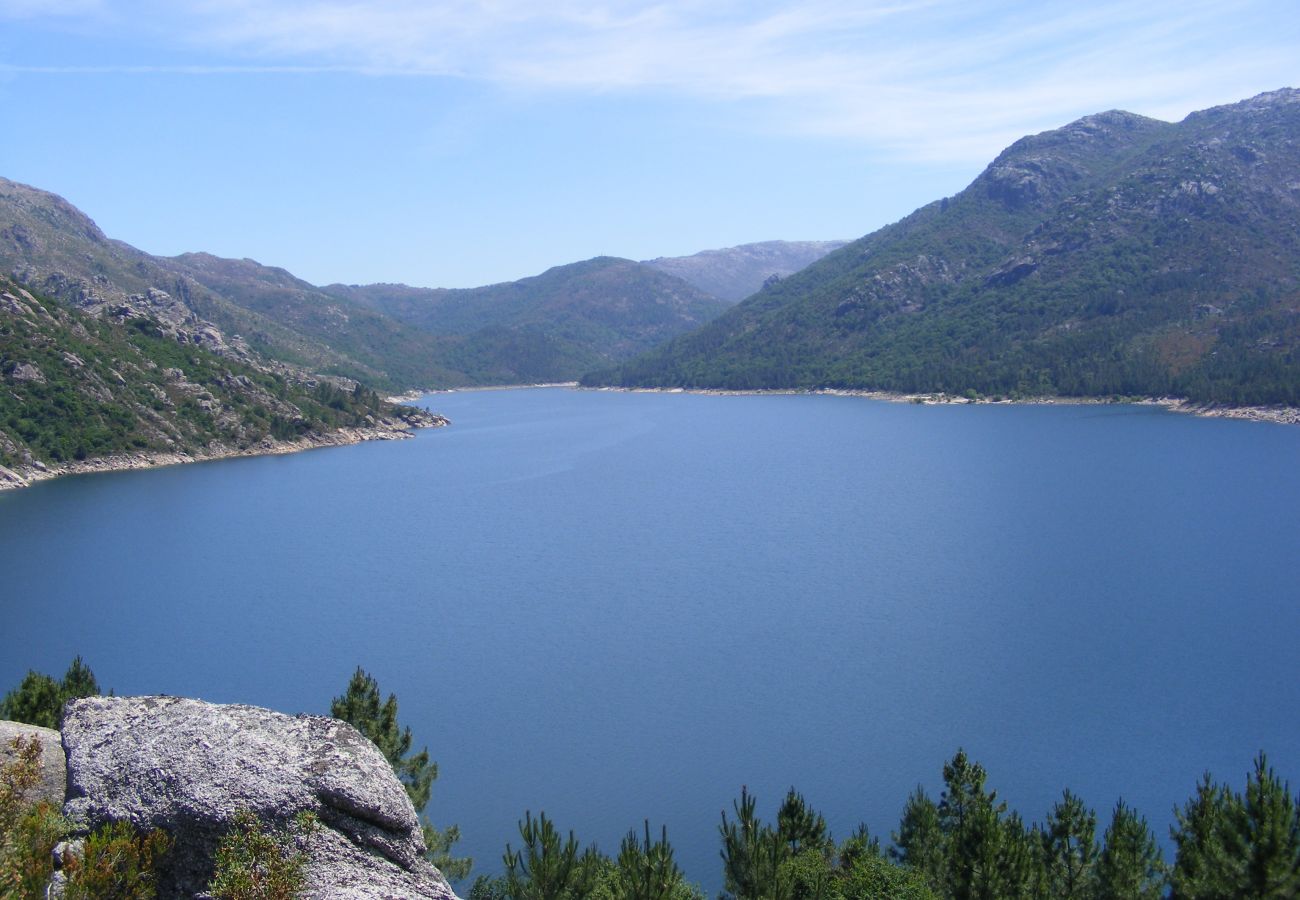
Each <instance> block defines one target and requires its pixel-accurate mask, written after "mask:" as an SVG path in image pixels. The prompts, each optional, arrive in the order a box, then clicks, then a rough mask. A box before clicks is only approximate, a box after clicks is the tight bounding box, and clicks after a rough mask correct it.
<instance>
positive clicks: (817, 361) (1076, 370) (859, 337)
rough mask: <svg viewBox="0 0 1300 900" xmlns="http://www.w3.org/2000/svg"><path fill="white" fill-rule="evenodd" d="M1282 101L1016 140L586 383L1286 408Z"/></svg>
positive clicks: (1299, 356)
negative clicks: (960, 183)
mask: <svg viewBox="0 0 1300 900" xmlns="http://www.w3.org/2000/svg"><path fill="white" fill-rule="evenodd" d="M1298 171H1300V92H1297V91H1294V90H1282V91H1277V92H1274V93H1271V94H1264V95H1261V96H1259V97H1256V98H1254V99H1252V100H1248V101H1244V102H1242V103H1237V104H1234V105H1231V106H1225V107H1219V108H1215V109H1211V110H1207V111H1204V112H1199V113H1194V114H1192V115H1190V116H1188V117H1187V118H1186V119H1185V120H1184V121H1182V122H1180V123H1178V124H1169V123H1165V122H1159V121H1155V120H1152V119H1146V118H1143V117H1140V116H1135V115H1132V114H1129V113H1122V112H1108V113H1102V114H1099V115H1095V116H1089V117H1087V118H1084V119H1081V120H1079V121H1077V122H1074V123H1072V124H1070V125H1067V126H1066V127H1064V128H1061V129H1058V130H1056V131H1049V132H1045V133H1043V134H1039V135H1035V136H1032V137H1027V138H1024V139H1022V140H1020V141H1017V142H1016V143H1015V144H1013V145H1012V146H1011V147H1009V148H1008V149H1007V150H1006V151H1004V152H1003V153H1002V154H1001V155H1000V156H999V157H998V158H997V159H996V160H994V161H993V162H992V163H991V164H990V165H989V166H988V168H987V169H985V171H984V172H983V173H982V174H981V175H980V176H979V177H978V178H976V179H975V181H974V182H973V183H972V184H971V185H970V186H969V187H968V188H967V189H966V190H964V191H962V192H961V193H960V194H958V195H956V196H955V197H951V198H945V199H943V200H940V201H937V202H935V203H932V204H930V205H928V206H926V207H923V208H922V209H920V210H917V211H916V212H915V213H913V214H912V215H910V216H908V217H907V218H905V219H903V220H902V221H900V222H898V223H896V224H894V225H891V226H888V227H886V228H883V229H881V230H880V231H877V232H875V233H873V234H871V235H868V236H867V237H865V238H863V239H861V240H859V241H856V242H854V243H852V244H850V245H848V246H846V247H844V248H842V249H840V250H838V251H836V252H834V253H832V254H831V255H829V256H827V257H826V258H825V259H823V260H821V261H819V262H817V263H814V264H813V265H811V266H809V267H808V268H807V269H805V270H804V271H802V272H800V273H798V274H796V275H793V276H791V277H790V278H787V279H785V280H783V281H780V282H777V283H774V284H771V285H769V286H768V287H766V288H764V290H763V291H762V292H761V293H759V294H758V295H756V296H755V297H753V298H751V299H750V300H748V301H746V302H745V303H743V304H741V305H740V306H738V307H736V308H734V309H733V310H731V311H730V312H728V313H727V314H725V315H724V316H722V317H720V318H719V319H718V320H716V321H715V322H714V323H713V324H711V325H709V326H706V327H705V328H703V329H701V330H699V331H698V332H695V333H692V334H690V335H687V336H685V337H683V338H680V339H678V340H676V341H674V342H673V343H671V344H669V345H667V346H666V347H664V348H662V349H660V350H658V351H654V352H652V353H650V354H648V355H646V356H644V357H641V358H639V359H637V360H635V361H633V362H631V363H628V364H627V365H624V366H622V367H618V368H615V369H610V370H606V371H604V372H602V373H600V374H598V375H595V376H592V377H589V378H587V379H586V380H585V383H588V384H593V385H599V384H615V385H627V386H634V385H640V386H685V387H698V388H704V387H709V388H733V389H734V388H739V389H747V388H823V387H825V388H859V389H875V390H892V391H901V392H939V391H941V392H948V393H954V394H959V393H967V392H970V393H977V394H981V395H1004V396H1011V397H1016V396H1039V395H1065V396H1113V395H1121V396H1132V395H1142V396H1179V397H1185V398H1189V399H1192V400H1195V401H1201V402H1214V403H1226V404H1291V405H1294V404H1297V403H1300V179H1298V178H1297V175H1296V173H1297V172H1298Z"/></svg>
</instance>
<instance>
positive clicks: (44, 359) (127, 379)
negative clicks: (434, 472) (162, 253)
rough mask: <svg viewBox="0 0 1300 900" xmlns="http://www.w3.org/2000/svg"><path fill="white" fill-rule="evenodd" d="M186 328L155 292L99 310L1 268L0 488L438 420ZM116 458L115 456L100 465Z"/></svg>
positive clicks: (345, 438)
mask: <svg viewBox="0 0 1300 900" xmlns="http://www.w3.org/2000/svg"><path fill="white" fill-rule="evenodd" d="M180 334H181V338H182V339H179V340H178V332H177V330H176V329H175V328H174V327H173V326H171V325H170V324H169V323H168V322H166V321H164V320H160V319H159V318H157V317H155V315H154V314H153V313H152V311H151V310H150V308H149V307H148V305H147V304H140V305H131V304H126V303H123V304H121V305H119V306H116V307H114V308H113V310H111V311H110V312H109V313H108V314H106V315H103V316H93V315H90V314H88V313H86V312H82V311H79V310H74V309H69V308H66V307H63V306H61V305H59V304H57V303H55V302H53V301H50V300H47V299H42V298H40V297H37V296H36V295H34V294H32V293H30V292H28V291H26V290H25V289H23V288H21V287H19V286H18V285H16V284H13V283H12V282H9V281H7V280H4V279H0V487H9V486H14V485H16V484H22V483H23V482H24V481H27V480H30V479H32V478H41V477H45V476H46V475H48V474H52V473H54V472H58V471H78V470H81V469H90V468H101V467H133V466H134V465H137V464H139V465H143V464H147V463H149V462H151V461H153V462H156V461H164V460H162V459H161V457H162V456H166V457H167V460H166V461H177V462H179V461H184V459H185V458H212V457H218V456H229V455H239V454H256V453H270V452H278V451H281V450H285V449H299V448H301V447H306V446H314V445H318V444H330V443H350V442H352V441H354V440H358V439H361V438H364V437H398V436H401V435H402V434H403V433H404V432H405V430H406V429H409V428H410V427H413V426H418V425H431V424H435V423H436V422H437V421H438V420H437V419H436V418H435V417H431V416H429V415H428V414H427V413H425V412H423V411H422V410H416V409H411V408H407V407H399V406H394V405H392V404H389V403H386V402H384V401H383V400H382V399H381V398H380V397H379V396H378V395H376V394H375V393H374V392H373V391H370V390H367V389H365V388H362V387H359V386H356V385H355V384H352V383H349V382H345V381H342V380H339V379H327V378H315V377H308V376H305V375H304V376H301V377H299V378H295V377H292V376H291V375H290V374H287V373H286V372H284V371H273V370H271V369H268V368H265V367H261V366H257V365H253V364H250V363H249V362H248V361H246V360H242V359H240V358H238V354H226V355H218V354H217V353H215V352H213V351H212V350H211V349H208V348H206V347H204V346H202V345H201V344H196V343H194V342H189V341H186V340H184V339H183V333H180ZM340 429H351V432H350V433H343V432H341V431H340ZM108 457H119V459H118V460H117V461H116V462H115V463H112V464H103V463H102V460H104V459H105V458H108ZM96 461H101V462H100V463H99V464H96Z"/></svg>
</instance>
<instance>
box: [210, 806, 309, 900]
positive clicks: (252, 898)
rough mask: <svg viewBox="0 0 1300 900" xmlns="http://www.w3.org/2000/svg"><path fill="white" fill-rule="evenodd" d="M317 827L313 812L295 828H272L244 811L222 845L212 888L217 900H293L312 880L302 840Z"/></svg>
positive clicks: (217, 853) (218, 854)
mask: <svg viewBox="0 0 1300 900" xmlns="http://www.w3.org/2000/svg"><path fill="white" fill-rule="evenodd" d="M315 828H316V820H315V817H314V816H312V815H311V814H310V813H305V814H303V815H302V816H300V817H299V818H298V820H297V821H295V823H294V827H293V828H292V829H271V828H268V827H267V826H266V825H265V824H263V823H262V822H260V821H259V820H258V819H257V817H256V816H254V815H253V814H252V813H251V812H249V811H248V810H242V811H241V812H239V813H238V814H236V816H235V818H234V821H233V822H232V823H231V826H230V830H229V831H227V832H226V834H225V836H224V837H222V839H221V842H220V843H219V844H218V845H217V852H216V871H215V872H214V873H213V876H212V882H211V884H209V885H208V893H209V894H211V895H212V896H213V897H215V898H217V900H293V898H294V897H297V896H298V895H299V893H300V892H301V890H302V888H303V887H304V885H305V884H306V883H307V874H306V868H307V853H306V851H305V849H303V847H302V846H301V845H303V844H305V842H306V841H307V840H308V839H309V838H310V836H311V833H312V832H313V831H314V830H315Z"/></svg>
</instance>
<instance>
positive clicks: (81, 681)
mask: <svg viewBox="0 0 1300 900" xmlns="http://www.w3.org/2000/svg"><path fill="white" fill-rule="evenodd" d="M98 695H99V683H98V682H97V681H96V680H95V674H94V673H93V672H91V671H90V667H89V666H87V665H86V664H85V663H84V662H82V659H81V657H80V656H78V657H77V658H76V659H74V660H73V661H72V665H70V666H68V671H67V672H66V673H64V675H63V680H62V681H55V680H54V679H53V678H51V677H50V676H49V675H43V674H41V673H40V672H35V671H30V670H29V671H28V672H27V675H26V676H25V677H24V678H23V680H22V683H21V684H19V685H18V687H16V688H14V689H13V690H12V691H10V692H9V693H8V694H5V697H4V699H3V700H0V719H8V720H9V721H11V722H25V723H27V724H28V725H39V726H41V727H42V728H58V727H59V723H60V721H61V720H62V718H63V704H65V703H67V702H68V701H69V700H76V699H78V698H80V697H95V696H98Z"/></svg>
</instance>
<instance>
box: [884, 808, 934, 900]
mask: <svg viewBox="0 0 1300 900" xmlns="http://www.w3.org/2000/svg"><path fill="white" fill-rule="evenodd" d="M892 839H893V842H894V846H893V847H891V848H890V850H889V855H890V856H892V857H893V858H894V859H896V860H898V861H899V862H901V863H903V864H904V865H906V866H908V867H909V868H911V869H914V870H915V871H916V872H919V873H920V874H921V875H922V876H923V877H924V878H925V880H926V883H927V884H929V885H930V887H931V889H932V890H934V891H935V892H942V891H943V889H944V884H945V883H946V873H947V863H946V850H945V848H944V835H943V829H942V828H941V827H940V825H939V808H938V807H937V806H935V804H934V801H933V800H931V799H930V797H929V795H927V794H926V793H925V789H924V788H922V787H921V786H920V785H918V786H917V788H916V790H915V791H913V792H912V795H911V796H910V797H908V798H907V805H906V806H904V807H903V817H902V819H901V821H900V822H899V823H898V831H896V832H894V834H893V835H892Z"/></svg>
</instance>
